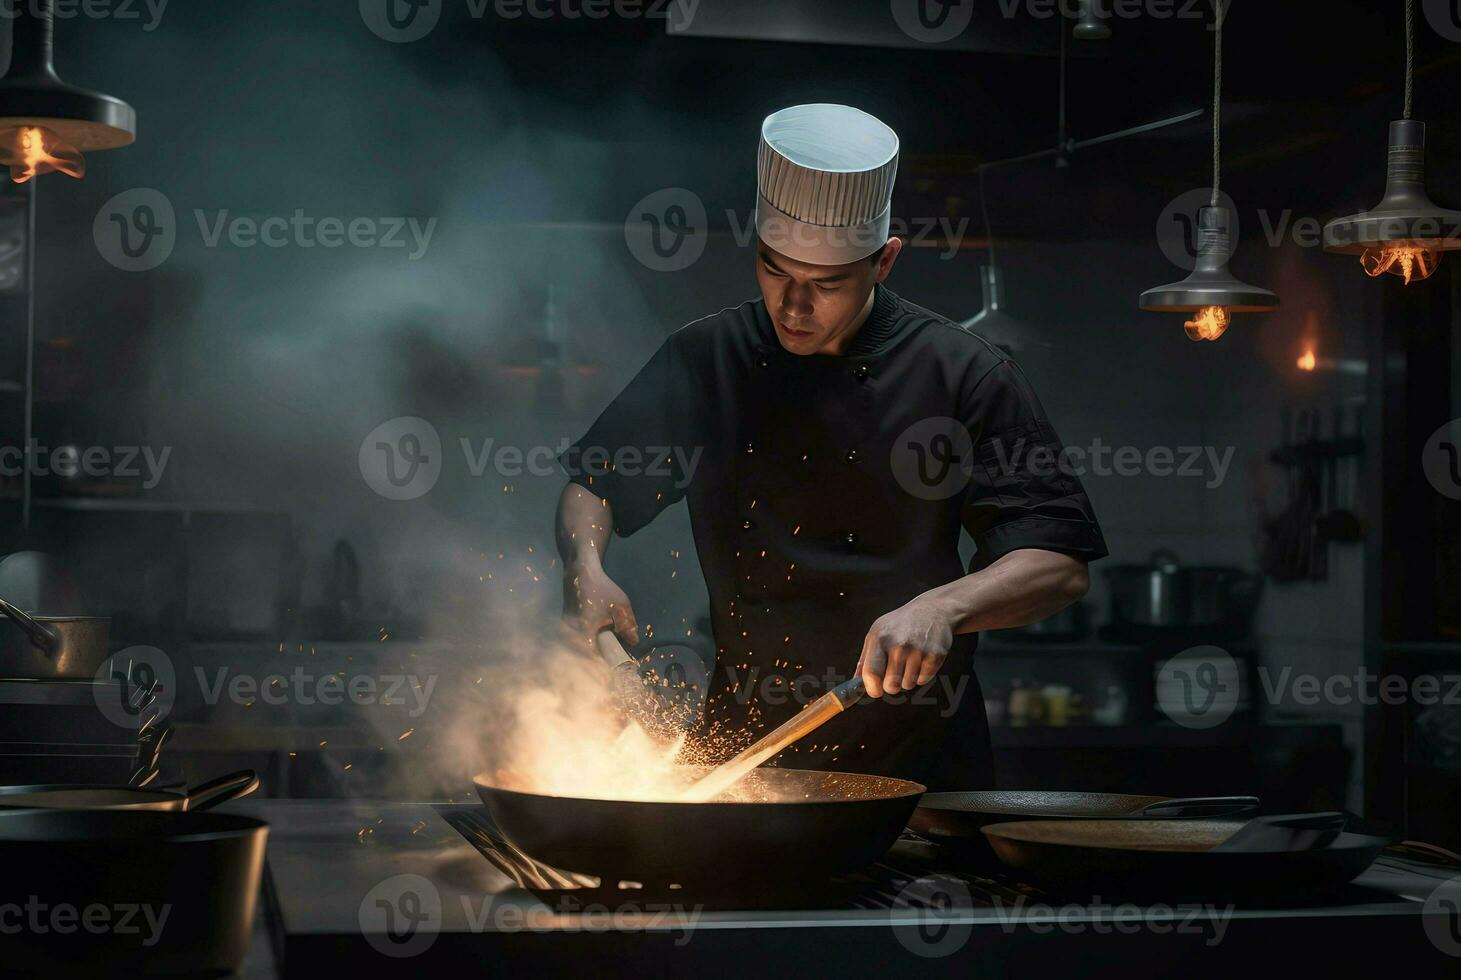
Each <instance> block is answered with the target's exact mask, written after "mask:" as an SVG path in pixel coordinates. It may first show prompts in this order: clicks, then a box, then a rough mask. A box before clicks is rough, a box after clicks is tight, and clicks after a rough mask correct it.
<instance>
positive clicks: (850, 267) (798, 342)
mask: <svg viewBox="0 0 1461 980" xmlns="http://www.w3.org/2000/svg"><path fill="white" fill-rule="evenodd" d="M902 248H903V240H902V239H901V238H890V239H888V244H886V245H884V246H883V249H882V251H880V252H878V253H877V254H875V255H872V256H869V257H868V258H865V259H858V260H857V261H856V262H849V263H847V264H846V265H812V264H811V263H810V262H798V261H796V260H795V259H790V258H787V257H786V256H785V255H782V254H781V253H780V252H777V251H773V250H772V249H771V248H769V247H768V246H767V245H766V243H765V242H761V243H759V244H758V246H757V250H756V279H757V280H758V281H759V282H760V284H761V296H762V298H763V299H765V301H766V313H767V314H768V315H769V316H770V317H771V322H772V323H773V324H775V326H776V338H777V339H778V340H780V341H781V346H782V347H784V348H786V350H788V351H790V352H791V353H793V354H841V353H842V352H843V351H844V350H845V349H846V348H847V344H848V342H849V341H850V340H851V339H852V337H853V335H854V334H855V333H856V332H857V328H858V327H860V326H862V324H863V321H864V320H866V319H867V315H868V313H869V312H870V311H871V310H872V304H873V287H874V286H875V285H877V284H878V283H880V282H882V281H883V280H884V279H886V278H888V273H889V272H891V271H892V269H893V262H894V261H895V260H896V259H897V258H898V252H899V251H900V250H901V249H902Z"/></svg>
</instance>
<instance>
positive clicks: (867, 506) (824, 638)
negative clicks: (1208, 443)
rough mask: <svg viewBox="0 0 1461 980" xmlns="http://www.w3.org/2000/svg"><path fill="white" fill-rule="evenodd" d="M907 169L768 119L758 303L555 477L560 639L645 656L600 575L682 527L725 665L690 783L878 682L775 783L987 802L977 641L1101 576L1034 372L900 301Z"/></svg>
mask: <svg viewBox="0 0 1461 980" xmlns="http://www.w3.org/2000/svg"><path fill="white" fill-rule="evenodd" d="M898 151H899V144H898V137H897V135H896V134H895V133H894V132H893V130H891V129H890V128H889V127H888V126H886V125H885V124H883V123H882V122H880V121H879V120H878V119H876V118H874V117H873V116H871V115H869V114H867V113H865V112H862V111H860V110H858V109H854V108H851V107H848V106H841V105H821V104H818V105H801V106H795V107H792V108H788V109H783V110H782V111H780V112H777V113H775V114H773V115H771V116H770V117H768V118H767V119H766V120H765V122H764V123H763V125H762V129H761V141H760V152H759V161H758V178H759V180H758V186H759V199H758V201H757V209H756V228H757V233H758V241H757V244H756V249H755V255H754V262H755V270H756V279H757V281H758V283H759V285H760V293H761V295H760V297H759V298H757V299H755V300H752V301H749V302H746V303H743V304H741V305H740V306H736V307H733V308H731V309H726V310H722V311H721V312H719V313H716V314H713V315H711V316H708V317H706V318H705V319H702V320H697V321H695V322H694V323H691V324H689V325H687V326H685V327H683V328H681V329H679V330H677V331H676V332H675V333H673V334H671V335H670V336H669V337H668V338H667V339H666V340H665V342H664V343H663V344H662V345H661V346H660V348H659V350H658V351H657V352H656V353H655V354H654V356H653V357H651V358H650V360H649V362H648V363H647V364H646V365H645V366H644V367H643V368H642V369H641V370H640V372H639V373H638V375H637V376H636V377H635V378H634V379H633V380H632V381H631V382H630V383H629V385H628V386H627V387H626V388H625V389H624V390H623V392H622V393H620V395H619V396H618V397H617V398H616V399H615V400H614V401H613V402H612V403H611V404H610V405H609V407H608V408H607V409H605V410H604V412H603V414H602V415H601V416H600V417H599V418H598V420H597V421H596V422H595V423H594V424H593V426H592V427H591V428H590V429H589V431H588V433H587V434H586V435H585V436H584V437H583V438H582V439H581V440H580V441H579V442H578V443H577V445H575V446H574V447H573V448H571V449H570V450H569V451H568V452H567V453H565V454H564V456H563V457H562V458H563V459H564V460H565V461H568V460H571V461H574V465H572V466H566V468H568V469H569V472H570V474H571V476H570V482H569V485H568V486H567V487H566V488H565V490H564V492H563V496H562V499H561V501H560V503H559V511H558V527H557V532H558V541H559V548H560V552H561V554H562V557H563V562H564V596H565V614H566V616H567V617H568V618H569V619H570V621H571V622H572V623H573V624H574V625H575V626H577V627H578V628H580V629H581V630H583V631H584V633H585V635H592V634H593V633H594V632H596V631H598V630H600V629H603V628H612V629H613V630H614V632H615V633H616V634H617V635H618V636H619V637H620V639H621V640H623V641H624V642H625V643H626V644H631V645H632V644H635V643H637V642H638V641H639V639H640V636H639V625H638V622H637V620H636V618H635V614H634V607H633V602H632V600H631V597H630V596H628V595H626V594H625V592H624V590H623V589H621V588H620V587H619V586H618V585H617V584H616V583H615V582H614V581H613V579H611V578H610V577H609V575H608V574H607V573H606V572H605V569H604V556H605V552H606V551H607V550H608V547H609V542H610V539H611V537H612V536H613V535H619V536H625V537H627V536H628V535H631V534H633V533H634V532H636V531H637V530H639V529H640V528H642V527H644V526H645V525H646V524H648V523H649V522H650V521H652V520H653V519H654V518H655V516H656V515H657V514H659V513H660V512H661V511H662V510H664V509H665V508H666V507H669V506H670V505H672V504H674V503H676V502H677V501H679V500H681V499H682V498H683V499H685V500H686V501H687V503H688V506H689V512H690V519H691V524H692V527H693V532H694V539H695V546H696V549H697V552H698V556H699V560H700V566H701V569H702V571H703V572H704V575H705V581H706V584H707V587H708V591H709V596H710V606H711V621H712V624H713V627H714V632H715V644H716V660H715V664H714V668H713V671H712V673H711V680H710V684H709V689H708V691H707V703H706V710H705V714H704V717H703V719H702V720H701V722H700V724H699V727H698V728H697V729H696V731H695V732H694V733H693V737H692V743H693V745H694V746H695V750H696V754H695V756H694V758H695V759H696V761H701V762H709V763H714V762H719V761H724V759H726V758H728V757H729V756H730V755H732V754H734V752H736V751H738V750H739V749H741V748H744V747H745V746H746V745H747V744H749V742H750V741H752V740H754V739H755V738H757V737H759V736H761V735H764V734H766V733H767V732H769V731H770V730H771V729H772V728H774V727H775V726H776V725H778V724H780V723H781V722H782V721H784V720H786V719H787V718H789V717H790V716H791V715H793V714H795V712H796V711H798V710H799V709H800V708H801V707H802V706H804V705H805V704H806V703H808V702H809V701H810V700H813V699H815V698H816V697H818V696H819V695H821V694H823V693H825V692H826V691H827V690H829V689H830V688H831V687H832V686H835V685H836V684H838V683H840V682H841V681H843V680H846V679H848V678H849V677H851V676H855V675H856V674H858V673H860V674H861V676H862V678H863V680H864V682H865V684H866V686H867V692H868V694H869V696H870V698H871V700H869V701H866V702H865V703H863V704H859V705H856V706H854V707H852V708H850V709H849V710H847V711H845V712H843V713H842V714H841V715H839V716H837V717H836V718H834V719H833V720H832V721H830V722H828V723H827V724H826V725H825V726H823V727H822V728H821V729H818V730H817V731H816V732H815V733H814V734H812V735H810V736H808V737H807V738H806V739H805V740H804V744H798V745H796V746H793V747H791V748H789V749H787V750H786V751H785V752H783V753H782V754H781V755H780V756H778V757H777V758H776V759H775V760H773V763H772V764H779V765H786V766H794V767H796V768H804V769H832V770H847V771H855V772H867V773H877V774H885V775H894V776H899V777H903V778H908V779H913V780H917V781H919V782H923V783H925V784H926V785H928V786H929V787H930V788H931V789H939V788H945V789H948V788H972V787H980V786H990V785H993V767H992V761H991V758H990V750H989V731H988V724H987V721H986V719H985V716H984V702H983V695H982V694H981V692H980V689H979V685H978V682H977V680H976V678H975V675H974V662H973V661H974V652H975V648H976V646H977V643H978V634H979V632H981V631H983V630H991V629H1005V628H1008V627H1014V626H1020V625H1023V624H1026V623H1031V622H1034V621H1036V620H1039V619H1042V618H1044V617H1046V616H1048V615H1050V614H1052V613H1054V612H1056V611H1057V610H1059V609H1061V608H1062V607H1064V606H1066V605H1068V604H1070V603H1072V602H1074V601H1076V600H1077V599H1079V598H1080V597H1081V596H1082V595H1084V594H1085V592H1086V589H1087V585H1088V578H1087V569H1086V565H1087V563H1088V562H1090V561H1092V560H1093V559H1096V558H1100V557H1102V556H1104V555H1105V554H1106V546H1105V542H1104V540H1103V538H1102V535H1101V530H1100V528H1099V526H1098V525H1097V523H1096V519H1095V516H1094V514H1093V513H1092V510H1091V505H1090V502H1089V500H1088V499H1087V497H1086V494H1085V491H1084V490H1083V489H1082V487H1081V485H1080V483H1079V482H1078V480H1077V479H1076V478H1075V477H1074V476H1073V475H1071V474H1070V473H1069V467H1063V466H1062V465H1061V460H1062V445H1061V443H1060V441H1059V439H1058V437H1057V436H1056V434H1055V431H1054V429H1052V428H1051V425H1050V422H1049V420H1048V419H1047V418H1046V416H1045V413H1044V411H1043V410H1042V409H1041V407H1040V403H1039V401H1038V400H1037V399H1036V397H1035V392H1034V391H1033V389H1032V388H1031V387H1030V383H1029V382H1028V381H1027V380H1026V379H1025V376H1024V375H1023V374H1022V373H1021V372H1020V369H1019V368H1018V367H1017V366H1016V365H1015V364H1014V362H1013V361H1011V360H1010V359H1009V358H1008V357H1007V356H1005V355H1004V354H1003V353H1002V352H1001V351H1000V350H999V349H998V348H996V347H994V346H992V345H991V344H989V343H987V342H986V341H984V340H982V339H981V338H979V337H977V336H974V335H973V334H971V333H969V332H968V331H966V330H964V329H963V328H961V327H960V326H959V325H957V324H955V323H953V322H951V321H949V320H948V319H945V318H944V317H942V316H939V315H937V314H935V313H931V312H929V311H928V310H925V309H923V308H921V307H919V306H916V305H914V304H913V303H910V302H909V301H907V300H905V299H903V298H902V297H900V296H898V295H897V294H896V293H894V292H893V291H892V290H891V289H889V288H888V287H887V286H886V285H885V282H886V281H887V280H888V278H889V275H890V274H891V273H892V271H893V267H894V265H895V264H896V263H897V261H898V255H899V253H900V251H901V250H902V248H903V242H902V240H901V239H898V238H892V237H889V227H890V221H889V216H890V212H891V204H892V195H893V183H894V178H895V175H896V173H897V169H898ZM595 463H597V464H598V465H594V464H595ZM964 532H967V533H968V534H969V535H970V536H971V537H972V539H973V542H974V546H975V553H974V556H973V559H972V561H971V562H970V564H969V566H968V567H967V568H965V567H964V565H963V563H962V562H961V559H960V554H959V545H960V535H961V533H964Z"/></svg>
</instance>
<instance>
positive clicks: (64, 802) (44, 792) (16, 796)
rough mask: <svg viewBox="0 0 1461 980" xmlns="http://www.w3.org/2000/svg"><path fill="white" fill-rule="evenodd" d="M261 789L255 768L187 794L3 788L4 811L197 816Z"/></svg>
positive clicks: (0, 791)
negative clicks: (166, 812)
mask: <svg viewBox="0 0 1461 980" xmlns="http://www.w3.org/2000/svg"><path fill="white" fill-rule="evenodd" d="M258 788H259V777H258V776H257V775H255V774H254V772H253V770H251V769H243V770H240V771H239V772H233V773H229V774H228V775H227V776H219V777H218V778H217V779H211V780H209V781H208V782H206V783H201V784H199V785H198V786H194V787H193V788H192V790H190V791H188V792H186V793H174V792H169V791H167V790H160V789H136V788H133V787H125V786H68V785H49V786H47V785H40V786H0V810H12V809H49V810H172V811H183V810H189V811H192V812H194V813H196V812H198V811H200V810H207V809H210V808H212V807H215V806H217V805H218V804H220V803H226V802H227V801H229V800H236V799H238V798H239V797H241V796H248V795H249V794H250V793H252V792H253V791H254V790H256V789H258Z"/></svg>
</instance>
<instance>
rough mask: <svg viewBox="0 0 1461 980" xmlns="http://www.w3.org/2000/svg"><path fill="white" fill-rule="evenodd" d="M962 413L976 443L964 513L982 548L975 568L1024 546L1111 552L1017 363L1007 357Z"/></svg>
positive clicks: (1087, 554) (1079, 553)
mask: <svg viewBox="0 0 1461 980" xmlns="http://www.w3.org/2000/svg"><path fill="white" fill-rule="evenodd" d="M962 411H963V419H962V421H963V422H964V425H965V427H966V428H967V429H968V431H969V434H970V438H971V439H972V442H973V462H974V465H973V470H972V472H971V474H970V480H969V486H968V488H967V489H966V491H965V495H964V500H963V508H962V514H961V520H962V522H963V525H964V527H965V529H966V530H968V532H969V533H970V535H972V536H973V538H974V542H975V544H976V546H977V547H978V552H977V553H976V554H975V556H974V559H973V561H972V562H971V563H970V570H971V571H974V570H977V569H979V568H984V567H986V566H987V565H989V563H990V562H992V561H994V560H995V559H996V558H999V557H1000V556H1002V555H1006V554H1008V553H1010V552H1011V551H1016V550H1018V549H1021V548H1041V549H1044V550H1047V551H1059V552H1063V553H1065V554H1068V555H1072V556H1074V557H1076V558H1080V559H1083V560H1086V561H1092V560H1094V559H1097V558H1102V557H1104V556H1105V555H1106V553H1107V552H1106V541H1105V538H1104V537H1103V536H1102V534H1101V528H1100V526H1099V525H1098V524H1097V523H1096V515H1095V513H1094V512H1093V511H1092V509H1091V502H1090V499H1089V498H1088V497H1087V496H1086V491H1085V488H1084V487H1082V486H1081V482H1080V480H1079V479H1078V478H1077V477H1076V476H1075V475H1074V473H1073V472H1072V467H1071V466H1070V465H1068V461H1067V458H1066V456H1065V453H1064V446H1063V445H1062V444H1061V442H1060V438H1059V437H1058V436H1057V435H1056V434H1055V430H1054V429H1053V428H1052V427H1051V425H1050V421H1049V420H1048V419H1047V418H1046V417H1045V413H1044V410H1043V409H1042V408H1041V407H1040V401H1039V399H1038V398H1036V397H1035V392H1034V389H1033V388H1031V387H1030V383H1029V381H1027V380H1026V378H1025V375H1024V373H1023V372H1021V371H1020V369H1019V368H1018V367H1017V366H1016V365H1015V364H1014V362H1012V361H1009V360H1003V361H1001V362H1000V363H999V364H997V365H996V366H995V367H993V368H991V369H990V370H989V371H988V373H986V374H985V375H984V376H983V377H982V378H980V379H979V380H978V381H977V382H976V383H975V384H974V387H973V390H972V391H971V392H970V393H969V394H968V395H967V396H966V397H965V399H964V405H963V408H962Z"/></svg>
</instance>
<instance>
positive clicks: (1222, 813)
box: [1133, 796, 1258, 819]
mask: <svg viewBox="0 0 1461 980" xmlns="http://www.w3.org/2000/svg"><path fill="white" fill-rule="evenodd" d="M1256 809H1258V797H1256V796H1185V797H1182V798H1180V799H1173V800H1161V801H1159V802H1156V803H1148V804H1147V805H1146V806H1144V807H1142V808H1141V809H1140V810H1138V811H1137V812H1136V813H1135V814H1133V816H1138V817H1163V818H1166V819H1173V818H1177V817H1231V816H1237V815H1239V814H1243V813H1252V812H1253V811H1254V810H1256Z"/></svg>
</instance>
